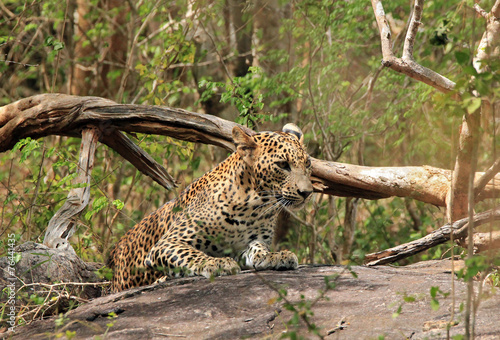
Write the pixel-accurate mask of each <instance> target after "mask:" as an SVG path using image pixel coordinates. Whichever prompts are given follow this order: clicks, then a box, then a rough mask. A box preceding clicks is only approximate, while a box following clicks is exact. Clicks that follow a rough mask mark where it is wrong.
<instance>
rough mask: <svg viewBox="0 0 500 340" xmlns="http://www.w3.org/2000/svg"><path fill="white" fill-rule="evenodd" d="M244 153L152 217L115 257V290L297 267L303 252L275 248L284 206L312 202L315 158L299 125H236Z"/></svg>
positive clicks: (118, 246) (236, 137)
mask: <svg viewBox="0 0 500 340" xmlns="http://www.w3.org/2000/svg"><path fill="white" fill-rule="evenodd" d="M233 140H234V142H235V145H236V152H234V153H233V154H232V155H231V156H229V157H228V158H227V159H226V160H225V161H223V162H222V163H220V164H219V165H218V166H217V167H216V168H214V169H213V170H211V171H210V172H208V173H206V174H205V175H204V176H202V177H200V178H199V179H198V180H196V181H194V182H193V183H192V184H191V185H190V186H188V187H187V188H186V189H185V190H184V191H183V192H182V193H181V194H180V195H179V197H178V198H176V199H174V200H172V201H170V202H168V203H166V204H165V205H163V206H162V207H161V208H159V209H158V210H156V211H155V212H153V213H152V214H150V215H149V216H147V217H145V218H144V219H143V220H142V221H141V222H140V223H139V224H137V225H136V226H135V227H134V228H132V229H131V230H129V231H128V232H127V233H126V234H125V235H124V236H123V237H122V238H121V239H120V241H119V242H118V243H117V244H116V246H115V248H114V249H113V250H112V252H111V254H110V259H109V266H110V267H112V268H113V269H114V277H113V290H114V291H120V290H123V289H128V288H131V287H136V286H142V285H147V284H151V283H153V282H155V281H158V280H159V281H162V280H165V279H168V278H170V277H176V276H192V275H201V276H205V277H207V278H209V277H211V276H214V275H229V274H235V273H238V272H239V271H240V265H239V264H238V262H237V260H239V261H240V263H241V264H242V266H243V267H245V268H255V269H257V270H261V269H275V270H280V269H295V268H297V265H298V261H297V256H296V255H295V254H293V253H292V252H290V251H288V250H284V251H280V252H271V251H270V245H271V242H272V239H273V234H274V227H275V225H276V219H277V215H278V213H279V211H280V210H281V209H283V208H284V207H287V208H291V209H297V208H300V207H302V206H303V205H304V203H305V200H306V199H307V197H308V196H309V195H310V194H311V193H312V191H313V188H312V184H311V181H310V174H311V161H310V159H309V156H308V154H307V152H306V151H305V149H304V146H303V135H302V132H301V131H300V129H299V128H298V127H297V126H296V125H294V124H287V125H285V127H283V131H281V132H263V133H259V134H256V135H254V136H250V135H248V134H246V133H245V132H244V131H243V130H242V129H240V128H238V127H235V128H234V129H233Z"/></svg>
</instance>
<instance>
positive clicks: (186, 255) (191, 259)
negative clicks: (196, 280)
mask: <svg viewBox="0 0 500 340" xmlns="http://www.w3.org/2000/svg"><path fill="white" fill-rule="evenodd" d="M144 264H145V265H146V266H148V267H151V268H159V269H161V270H163V271H165V272H166V274H167V276H166V277H165V278H160V279H159V281H163V280H165V279H166V278H168V277H178V276H197V275H198V276H204V277H206V278H210V277H212V276H220V275H231V274H236V273H239V272H240V271H241V269H240V266H239V265H238V263H237V262H236V261H235V260H234V259H232V258H230V257H212V256H209V255H207V254H205V253H204V252H202V251H200V250H198V249H196V248H194V247H192V246H191V245H190V244H189V243H188V242H186V241H182V240H179V239H178V238H176V237H172V236H164V237H162V238H161V239H160V240H159V241H158V242H157V243H156V244H155V245H154V247H153V248H152V249H151V251H150V252H149V253H148V255H147V256H146V259H145V261H144Z"/></svg>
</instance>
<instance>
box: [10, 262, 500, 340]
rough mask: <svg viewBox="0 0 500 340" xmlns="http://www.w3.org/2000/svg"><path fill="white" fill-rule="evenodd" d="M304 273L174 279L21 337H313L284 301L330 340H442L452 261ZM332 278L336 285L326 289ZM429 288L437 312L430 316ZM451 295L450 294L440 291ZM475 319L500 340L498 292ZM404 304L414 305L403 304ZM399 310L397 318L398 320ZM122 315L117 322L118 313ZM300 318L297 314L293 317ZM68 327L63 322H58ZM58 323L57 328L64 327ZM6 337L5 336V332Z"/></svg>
mask: <svg viewBox="0 0 500 340" xmlns="http://www.w3.org/2000/svg"><path fill="white" fill-rule="evenodd" d="M352 271H353V272H355V273H356V275H353V274H352V273H351V272H350V271H349V270H347V269H346V268H345V267H341V266H304V267H301V268H299V269H298V270H296V271H283V272H273V271H265V272H260V273H259V274H258V275H256V274H255V273H254V272H244V273H242V274H239V275H236V276H226V277H218V278H215V279H214V280H213V281H210V280H206V279H202V278H188V279H176V280H172V281H169V282H167V283H165V284H161V285H153V286H148V287H141V288H136V289H132V290H129V291H124V292H120V293H117V294H112V295H108V296H104V297H101V298H97V299H94V300H92V301H91V302H90V303H87V304H84V305H82V306H80V307H78V308H76V309H74V310H72V311H70V312H69V313H67V315H66V318H65V320H64V322H62V323H61V322H56V319H57V317H53V318H50V319H46V320H43V321H36V322H33V323H32V324H30V325H28V326H24V327H21V328H18V329H17V331H16V333H15V334H14V335H13V336H12V338H13V339H23V340H24V339H39V338H40V339H41V338H49V337H51V338H55V337H57V336H61V335H63V337H62V338H65V336H66V334H71V333H66V331H69V332H76V333H75V337H74V338H76V339H97V338H101V339H102V338H106V339H134V340H135V339H279V338H280V337H281V336H282V335H283V333H284V332H289V333H292V332H296V333H298V334H299V335H302V336H303V337H305V338H306V339H315V338H319V337H318V336H317V335H315V334H314V333H313V332H311V331H308V327H307V325H306V323H305V322H304V321H303V320H301V321H299V324H298V326H297V327H295V326H294V325H293V320H294V319H297V318H298V319H300V318H301V317H300V313H294V312H293V311H290V310H288V308H286V307H287V306H286V305H285V301H283V300H280V299H278V296H279V293H278V292H281V294H285V291H286V299H287V300H288V301H289V302H290V303H291V304H292V305H293V306H294V308H296V309H297V310H298V311H299V312H301V313H306V314H307V313H311V314H310V317H309V319H310V321H309V322H310V325H312V326H316V327H318V328H319V334H320V336H323V337H324V338H325V339H381V338H382V337H383V338H384V339H444V338H446V328H445V327H446V323H447V322H448V321H449V320H450V317H451V307H452V299H453V295H452V294H450V295H447V293H449V292H451V291H452V288H451V284H452V280H451V273H450V262H449V261H431V262H424V263H420V264H416V265H412V266H408V267H399V268H394V267H386V266H380V267H353V268H352ZM325 277H329V278H330V282H334V283H335V288H333V289H331V290H329V291H327V292H326V293H325V294H324V298H322V299H319V300H318V301H317V303H315V304H314V305H313V306H311V307H307V304H310V303H311V302H313V301H314V300H316V299H317V297H318V296H320V294H321V292H322V291H324V290H325V288H326V284H325ZM454 284H455V294H454V299H455V303H454V306H455V316H454V321H455V323H457V324H456V325H455V326H453V327H451V330H450V333H451V335H452V336H453V335H457V334H463V333H464V313H463V312H462V311H460V306H461V304H462V303H464V301H465V291H466V287H465V284H464V283H463V282H461V281H458V280H455V282H454ZM431 287H439V290H440V292H438V293H437V294H436V299H437V301H438V302H439V308H438V309H437V310H433V309H432V308H431V299H432V297H431V293H430V291H431ZM441 292H443V293H445V295H447V296H443V294H442V293H441ZM482 295H483V296H482V298H481V304H480V306H479V310H478V312H477V316H476V329H475V333H476V339H500V294H499V293H498V289H497V291H495V290H492V288H491V286H485V287H484V289H483V294H482ZM405 300H406V301H405ZM398 310H399V311H400V313H399V315H397V316H396V315H395V314H394V313H396V314H397V312H398ZM112 312H113V313H114V314H115V315H116V317H115V318H111V317H110V316H109V315H112V314H110V313H112ZM294 314H297V315H294ZM59 321H61V320H59ZM56 323H57V324H58V325H57V326H56ZM4 334H5V333H4Z"/></svg>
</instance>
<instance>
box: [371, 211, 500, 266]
mask: <svg viewBox="0 0 500 340" xmlns="http://www.w3.org/2000/svg"><path fill="white" fill-rule="evenodd" d="M498 220H500V207H497V208H495V209H492V210H488V211H485V212H482V213H479V214H476V215H475V216H474V220H473V221H474V227H477V226H479V225H481V224H484V223H488V222H491V221H498ZM468 224H469V218H468V217H466V218H462V219H461V220H458V221H455V222H454V223H453V224H452V225H450V224H445V225H444V226H442V227H441V228H439V229H436V230H434V231H433V232H432V233H430V234H429V235H426V236H425V237H422V238H420V239H418V240H415V241H412V242H408V243H405V244H401V245H399V246H396V247H393V248H390V249H386V250H383V251H379V252H376V253H371V254H368V255H366V257H365V260H367V261H370V262H368V263H367V265H368V266H376V265H382V264H388V263H393V262H396V261H399V260H402V259H404V258H407V257H409V256H412V255H415V254H418V253H420V252H422V251H424V250H427V249H429V248H432V247H434V246H437V245H438V244H442V243H445V242H447V241H448V240H450V235H451V233H453V238H454V239H458V238H461V237H464V236H465V235H466V234H467V227H468Z"/></svg>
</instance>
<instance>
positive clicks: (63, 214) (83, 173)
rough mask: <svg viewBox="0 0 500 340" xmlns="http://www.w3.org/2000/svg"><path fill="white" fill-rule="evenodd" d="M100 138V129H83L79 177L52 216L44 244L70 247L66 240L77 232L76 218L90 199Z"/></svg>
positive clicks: (52, 246) (53, 246)
mask: <svg viewBox="0 0 500 340" xmlns="http://www.w3.org/2000/svg"><path fill="white" fill-rule="evenodd" d="M98 140H99V130H97V129H96V128H88V129H85V130H83V131H82V144H81V147H80V159H79V161H78V169H77V177H76V178H75V180H74V182H73V183H74V185H81V186H82V187H77V188H73V189H71V190H70V192H69V194H68V198H67V199H66V202H65V203H64V205H63V206H62V207H61V208H60V209H59V210H58V211H57V212H56V213H55V214H54V216H52V218H51V219H50V221H49V226H48V227H47V231H46V233H45V238H44V244H45V245H46V246H48V247H50V248H61V247H70V245H69V243H67V242H64V240H67V239H69V238H70V237H71V235H73V233H74V232H75V225H74V218H75V216H77V215H78V214H79V213H80V212H82V210H83V209H85V207H86V206H87V204H88V203H89V200H90V174H91V172H92V168H93V167H94V154H95V150H96V148H97V142H98Z"/></svg>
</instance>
